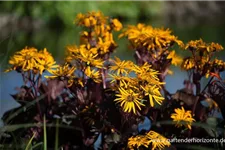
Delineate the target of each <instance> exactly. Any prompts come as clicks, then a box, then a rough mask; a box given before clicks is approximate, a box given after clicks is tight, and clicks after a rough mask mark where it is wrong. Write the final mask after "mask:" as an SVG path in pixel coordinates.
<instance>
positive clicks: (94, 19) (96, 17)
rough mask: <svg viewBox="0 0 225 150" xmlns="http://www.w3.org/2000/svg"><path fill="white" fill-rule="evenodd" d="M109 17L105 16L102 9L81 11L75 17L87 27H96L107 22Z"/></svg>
mask: <svg viewBox="0 0 225 150" xmlns="http://www.w3.org/2000/svg"><path fill="white" fill-rule="evenodd" d="M106 19H107V17H105V16H104V15H103V14H102V13H101V12H100V11H98V12H95V11H93V12H88V13H87V14H81V13H79V14H78V15H77V17H76V19H75V21H74V22H75V23H77V24H78V25H81V26H85V27H94V26H96V25H101V24H105V23H106Z"/></svg>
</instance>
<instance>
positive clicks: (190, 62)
mask: <svg viewBox="0 0 225 150" xmlns="http://www.w3.org/2000/svg"><path fill="white" fill-rule="evenodd" d="M194 67H195V62H194V59H193V58H186V59H184V61H183V63H182V64H181V68H183V69H184V70H189V69H192V68H194Z"/></svg>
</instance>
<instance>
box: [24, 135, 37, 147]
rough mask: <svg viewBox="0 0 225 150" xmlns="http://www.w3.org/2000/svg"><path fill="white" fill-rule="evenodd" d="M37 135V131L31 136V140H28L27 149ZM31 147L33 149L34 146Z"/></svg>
mask: <svg viewBox="0 0 225 150" xmlns="http://www.w3.org/2000/svg"><path fill="white" fill-rule="evenodd" d="M35 135H36V133H34V134H33V136H32V137H31V138H30V140H29V142H28V144H27V146H26V149H25V150H29V148H30V147H31V143H32V141H33V139H34V137H35ZM31 149H32V148H31Z"/></svg>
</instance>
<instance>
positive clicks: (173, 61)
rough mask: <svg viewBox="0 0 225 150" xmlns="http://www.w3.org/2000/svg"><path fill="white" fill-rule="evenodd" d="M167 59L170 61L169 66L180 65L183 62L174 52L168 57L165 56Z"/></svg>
mask: <svg viewBox="0 0 225 150" xmlns="http://www.w3.org/2000/svg"><path fill="white" fill-rule="evenodd" d="M167 59H171V64H173V65H175V66H177V65H180V64H181V63H182V61H183V59H182V58H181V57H179V56H177V55H176V53H175V51H174V50H173V51H171V52H170V53H169V55H168V56H167Z"/></svg>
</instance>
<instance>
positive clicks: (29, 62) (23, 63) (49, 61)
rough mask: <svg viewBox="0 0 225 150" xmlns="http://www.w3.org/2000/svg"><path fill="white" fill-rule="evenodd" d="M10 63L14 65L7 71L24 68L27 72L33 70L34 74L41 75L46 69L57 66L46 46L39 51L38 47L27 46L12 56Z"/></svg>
mask: <svg viewBox="0 0 225 150" xmlns="http://www.w3.org/2000/svg"><path fill="white" fill-rule="evenodd" d="M9 64H11V65H12V67H11V68H10V69H8V70H6V72H8V71H12V70H16V69H22V71H25V72H26V71H29V70H32V71H33V73H34V74H37V73H40V75H42V73H43V72H44V71H45V70H47V71H49V70H51V69H53V68H56V67H57V65H56V62H55V60H54V58H53V57H52V55H51V54H50V53H49V52H48V51H47V49H46V48H45V49H44V50H41V51H38V50H37V49H36V48H28V47H25V48H24V49H22V50H21V51H19V52H16V54H15V55H13V56H12V57H11V58H10V60H9Z"/></svg>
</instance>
